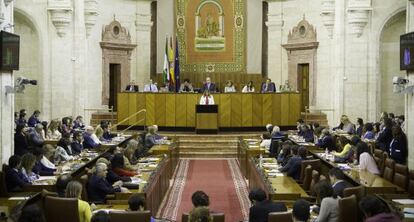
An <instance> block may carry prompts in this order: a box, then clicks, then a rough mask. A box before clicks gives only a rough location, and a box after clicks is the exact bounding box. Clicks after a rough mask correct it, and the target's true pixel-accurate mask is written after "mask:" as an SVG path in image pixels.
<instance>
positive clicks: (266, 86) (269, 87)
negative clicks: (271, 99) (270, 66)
mask: <svg viewBox="0 0 414 222" xmlns="http://www.w3.org/2000/svg"><path fill="white" fill-rule="evenodd" d="M261 92H262V93H267V92H276V86H275V83H274V82H272V80H271V79H266V82H264V83H263V84H262V90H261Z"/></svg>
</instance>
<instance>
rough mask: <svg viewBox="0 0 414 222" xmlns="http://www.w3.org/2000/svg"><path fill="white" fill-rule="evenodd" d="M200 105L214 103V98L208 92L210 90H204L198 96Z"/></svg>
mask: <svg viewBox="0 0 414 222" xmlns="http://www.w3.org/2000/svg"><path fill="white" fill-rule="evenodd" d="M199 104H200V105H214V98H213V96H212V95H211V94H210V91H208V90H206V91H204V93H203V95H202V96H201V98H200V103H199Z"/></svg>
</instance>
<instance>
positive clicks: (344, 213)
mask: <svg viewBox="0 0 414 222" xmlns="http://www.w3.org/2000/svg"><path fill="white" fill-rule="evenodd" d="M357 210H358V203H357V198H356V196H355V195H351V196H350V197H344V198H342V199H339V222H350V221H357V220H358V216H357V214H356V212H357Z"/></svg>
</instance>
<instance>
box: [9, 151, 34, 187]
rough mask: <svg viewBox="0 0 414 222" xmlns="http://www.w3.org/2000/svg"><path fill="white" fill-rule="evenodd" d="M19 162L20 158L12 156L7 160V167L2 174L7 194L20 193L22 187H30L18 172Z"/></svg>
mask: <svg viewBox="0 0 414 222" xmlns="http://www.w3.org/2000/svg"><path fill="white" fill-rule="evenodd" d="M21 162H22V159H21V158H20V156H17V155H13V156H11V157H10V158H9V165H8V166H6V169H5V172H4V173H5V180H6V189H7V192H17V191H21V190H22V188H23V187H24V186H26V185H30V183H28V182H26V181H25V180H24V179H23V175H22V174H21V172H20V170H19V168H20V164H21Z"/></svg>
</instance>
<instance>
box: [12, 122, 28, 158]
mask: <svg viewBox="0 0 414 222" xmlns="http://www.w3.org/2000/svg"><path fill="white" fill-rule="evenodd" d="M27 130H28V128H27V127H26V124H18V125H17V126H16V133H15V134H14V154H16V155H19V156H23V155H24V154H25V153H28V152H29V144H28V141H27V137H26V134H27Z"/></svg>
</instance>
